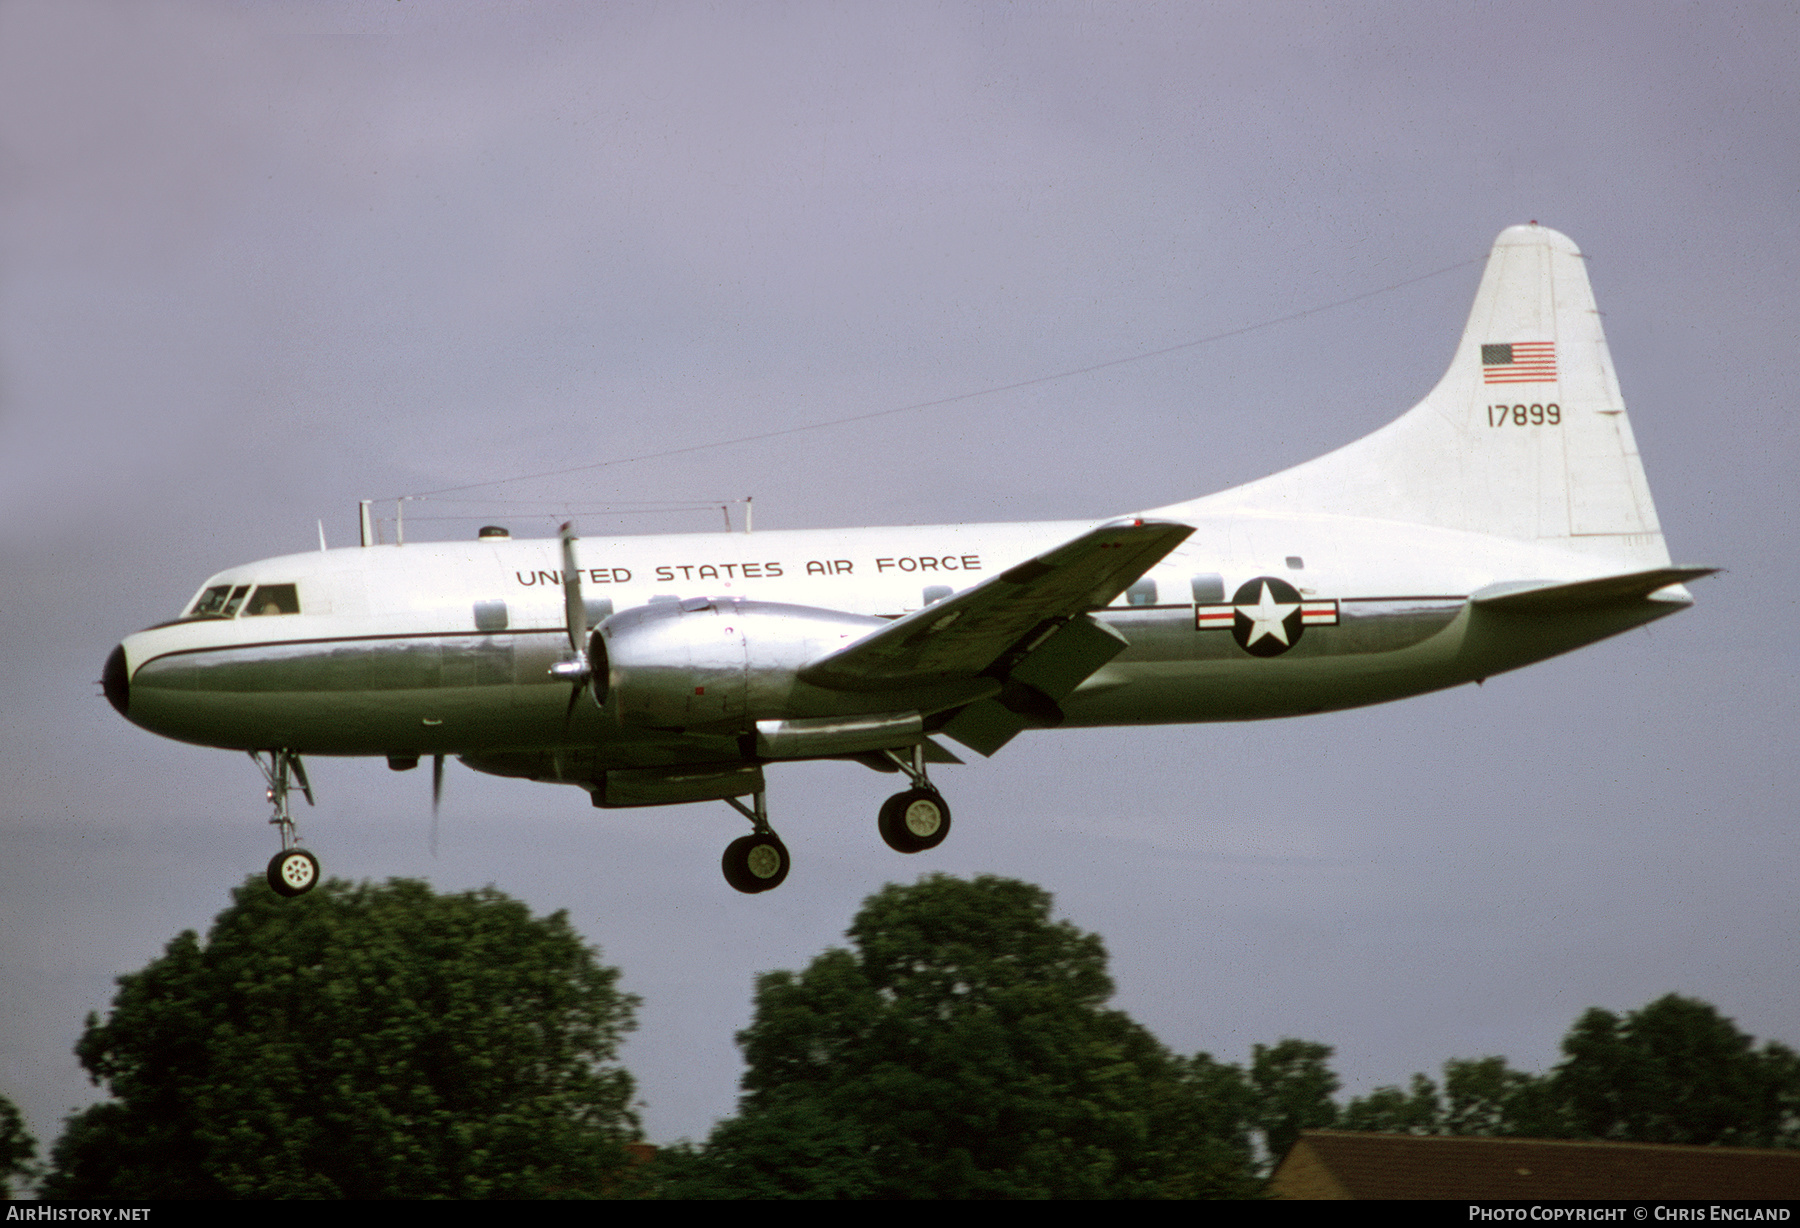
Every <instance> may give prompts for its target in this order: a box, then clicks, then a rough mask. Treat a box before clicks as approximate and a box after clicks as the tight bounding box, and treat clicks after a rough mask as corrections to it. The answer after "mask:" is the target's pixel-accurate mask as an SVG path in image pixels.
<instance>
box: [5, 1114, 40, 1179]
mask: <svg viewBox="0 0 1800 1228" xmlns="http://www.w3.org/2000/svg"><path fill="white" fill-rule="evenodd" d="M35 1155H37V1141H36V1140H35V1139H33V1138H32V1137H31V1131H29V1130H27V1129H26V1128H25V1117H24V1115H23V1114H21V1113H20V1112H19V1106H18V1105H16V1104H14V1103H13V1102H12V1101H10V1100H8V1099H7V1098H6V1097H5V1096H0V1198H11V1197H13V1196H14V1195H13V1182H14V1181H17V1180H20V1179H21V1178H29V1177H30V1176H31V1173H32V1163H31V1160H32V1157H33V1156H35Z"/></svg>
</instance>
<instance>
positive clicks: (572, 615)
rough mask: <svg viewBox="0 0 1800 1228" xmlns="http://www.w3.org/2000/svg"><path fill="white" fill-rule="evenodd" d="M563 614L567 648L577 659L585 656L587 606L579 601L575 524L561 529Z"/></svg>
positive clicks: (566, 524) (570, 523)
mask: <svg viewBox="0 0 1800 1228" xmlns="http://www.w3.org/2000/svg"><path fill="white" fill-rule="evenodd" d="M561 536H562V567H563V613H564V614H565V615H566V616H567V622H568V626H569V648H570V649H571V650H572V651H573V652H574V653H575V655H576V656H578V657H583V658H585V657H586V655H587V637H588V625H587V606H586V605H584V604H583V603H582V600H581V572H580V571H578V570H577V569H576V567H575V522H574V521H573V520H571V521H568V522H567V523H565V524H564V525H563V527H562V535H561Z"/></svg>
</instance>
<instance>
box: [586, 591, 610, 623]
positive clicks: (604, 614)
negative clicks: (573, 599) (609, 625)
mask: <svg viewBox="0 0 1800 1228" xmlns="http://www.w3.org/2000/svg"><path fill="white" fill-rule="evenodd" d="M581 604H582V605H583V606H586V607H587V621H588V626H590V627H598V626H599V625H600V624H601V623H603V622H605V621H606V620H607V619H609V618H611V617H612V615H613V603H612V598H611V597H583V598H582V599H581Z"/></svg>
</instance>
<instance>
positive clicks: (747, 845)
mask: <svg viewBox="0 0 1800 1228" xmlns="http://www.w3.org/2000/svg"><path fill="white" fill-rule="evenodd" d="M792 865H793V860H792V858H790V857H789V856H788V851H787V845H785V844H783V843H782V842H781V840H780V838H779V837H777V836H776V835H774V834H773V833H770V834H768V835H764V836H739V837H738V838H737V839H736V840H733V841H732V842H731V843H730V844H728V845H726V846H725V855H724V856H723V857H722V858H720V859H719V868H720V869H721V870H723V871H724V872H725V881H726V882H728V883H730V884H731V885H732V887H733V888H735V889H736V890H738V891H742V892H743V893H744V894H745V895H756V894H757V893H759V892H763V891H772V890H774V889H775V888H776V887H779V886H781V884H782V883H783V882H785V881H786V880H787V876H788V870H789V869H790V868H791V867H792Z"/></svg>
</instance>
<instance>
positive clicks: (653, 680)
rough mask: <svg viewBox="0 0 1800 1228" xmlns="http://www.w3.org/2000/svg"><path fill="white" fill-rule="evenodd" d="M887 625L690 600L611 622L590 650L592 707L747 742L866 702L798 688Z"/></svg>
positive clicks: (802, 609)
mask: <svg viewBox="0 0 1800 1228" xmlns="http://www.w3.org/2000/svg"><path fill="white" fill-rule="evenodd" d="M886 622H887V620H885V619H881V618H873V617H868V616H865V615H861V614H846V613H843V612H842V611H838V610H820V609H815V608H812V607H810V606H797V605H782V604H779V603H776V602H767V601H745V600H742V599H740V598H732V597H689V598H687V599H685V600H683V601H680V602H674V601H667V602H657V603H654V604H652V605H646V606H638V607H637V608H635V609H630V610H625V611H623V612H621V613H618V614H615V615H613V616H612V617H611V618H609V619H607V620H606V621H605V622H603V623H601V624H600V626H599V627H597V628H596V629H595V630H594V633H593V635H592V636H591V637H590V639H589V643H588V656H589V659H590V660H591V661H592V663H593V669H594V691H595V698H596V699H598V700H600V701H601V703H602V704H603V705H605V706H608V707H612V708H613V710H614V711H616V712H617V714H618V717H619V719H620V720H621V721H623V722H625V723H626V724H629V725H643V726H653V727H656V728H661V729H692V730H705V731H708V732H719V733H724V732H735V733H745V732H749V730H750V728H751V726H752V724H753V723H754V722H755V721H757V720H761V719H765V718H786V717H807V716H825V715H833V714H835V713H837V712H841V711H847V710H853V709H854V708H856V707H859V706H868V705H869V701H868V700H867V699H859V698H858V697H853V696H848V695H839V694H835V693H833V692H828V691H823V690H821V689H819V688H817V687H812V686H808V685H807V684H805V683H802V682H800V681H798V680H797V679H796V678H795V674H796V672H797V671H798V670H799V669H800V668H801V667H802V666H804V665H805V664H807V663H808V662H809V661H813V660H816V659H817V658H819V657H822V656H824V655H825V654H826V653H829V652H835V651H837V650H838V649H839V648H842V647H844V646H845V645H846V644H849V643H850V642H851V641H853V640H856V639H859V638H861V637H862V636H864V635H867V634H868V633H869V632H870V631H873V630H874V629H876V628H877V627H882V626H885V625H886Z"/></svg>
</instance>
